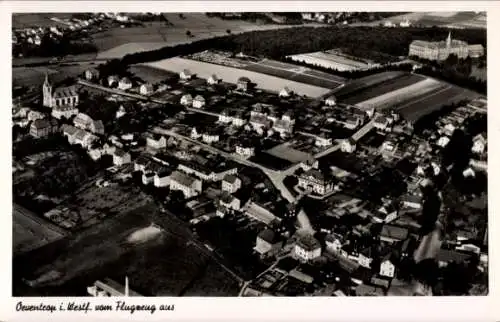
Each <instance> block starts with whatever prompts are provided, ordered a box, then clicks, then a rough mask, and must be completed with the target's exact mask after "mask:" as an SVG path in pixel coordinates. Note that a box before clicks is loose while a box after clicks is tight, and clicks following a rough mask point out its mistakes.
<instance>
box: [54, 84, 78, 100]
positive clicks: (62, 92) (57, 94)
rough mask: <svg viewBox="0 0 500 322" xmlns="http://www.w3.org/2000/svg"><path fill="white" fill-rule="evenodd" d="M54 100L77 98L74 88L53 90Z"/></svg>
mask: <svg viewBox="0 0 500 322" xmlns="http://www.w3.org/2000/svg"><path fill="white" fill-rule="evenodd" d="M53 96H54V98H64V97H74V96H78V93H77V91H76V87H75V86H69V87H59V88H56V89H55V90H54V95H53Z"/></svg>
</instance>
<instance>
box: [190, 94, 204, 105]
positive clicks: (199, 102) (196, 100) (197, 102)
mask: <svg viewBox="0 0 500 322" xmlns="http://www.w3.org/2000/svg"><path fill="white" fill-rule="evenodd" d="M204 106H205V98H203V96H201V95H196V97H195V98H194V99H193V107H194V108H203V107H204Z"/></svg>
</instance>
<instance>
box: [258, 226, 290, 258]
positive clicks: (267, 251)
mask: <svg viewBox="0 0 500 322" xmlns="http://www.w3.org/2000/svg"><path fill="white" fill-rule="evenodd" d="M282 246H283V240H282V239H281V238H280V236H279V234H277V233H275V232H274V231H273V230H271V229H269V228H267V229H264V230H262V231H261V232H260V233H259V234H258V235H257V239H256V241H255V247H254V250H255V252H257V253H258V254H259V255H260V256H261V257H273V256H275V255H277V254H278V253H279V251H280V250H281V247H282Z"/></svg>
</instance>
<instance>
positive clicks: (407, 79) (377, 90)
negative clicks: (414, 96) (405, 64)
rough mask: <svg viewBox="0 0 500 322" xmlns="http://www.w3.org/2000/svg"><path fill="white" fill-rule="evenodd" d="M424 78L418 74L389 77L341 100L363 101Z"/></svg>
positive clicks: (352, 102) (349, 101) (350, 102)
mask: <svg viewBox="0 0 500 322" xmlns="http://www.w3.org/2000/svg"><path fill="white" fill-rule="evenodd" d="M424 79H425V78H424V77H423V76H420V75H413V74H408V75H401V77H398V78H393V79H389V80H388V81H386V82H382V83H380V84H378V85H377V86H375V87H368V88H366V89H364V90H361V91H359V92H357V93H356V95H352V96H350V97H347V98H346V99H344V100H343V101H342V102H343V103H346V104H352V105H354V104H357V103H359V102H363V101H366V100H369V99H371V98H374V97H377V96H379V95H380V94H381V93H388V92H392V91H394V90H397V89H400V88H404V87H406V86H410V85H413V84H415V83H418V82H420V81H422V80H424Z"/></svg>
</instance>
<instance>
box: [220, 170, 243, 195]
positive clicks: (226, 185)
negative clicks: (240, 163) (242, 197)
mask: <svg viewBox="0 0 500 322" xmlns="http://www.w3.org/2000/svg"><path fill="white" fill-rule="evenodd" d="M240 188H241V180H240V179H239V178H238V177H237V176H235V175H234V174H228V175H226V176H225V177H224V179H222V191H227V192H229V193H235V192H236V191H238V189H240Z"/></svg>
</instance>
